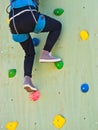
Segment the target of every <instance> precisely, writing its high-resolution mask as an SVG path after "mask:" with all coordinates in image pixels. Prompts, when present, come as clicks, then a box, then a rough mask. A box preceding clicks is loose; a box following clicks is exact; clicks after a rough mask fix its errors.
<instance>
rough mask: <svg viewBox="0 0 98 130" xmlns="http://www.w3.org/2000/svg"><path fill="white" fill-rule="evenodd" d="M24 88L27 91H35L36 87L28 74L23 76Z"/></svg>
mask: <svg viewBox="0 0 98 130" xmlns="http://www.w3.org/2000/svg"><path fill="white" fill-rule="evenodd" d="M23 87H24V89H25V90H26V91H27V92H34V91H37V89H36V88H35V86H34V85H33V84H32V81H31V78H30V77H29V76H25V77H24V85H23Z"/></svg>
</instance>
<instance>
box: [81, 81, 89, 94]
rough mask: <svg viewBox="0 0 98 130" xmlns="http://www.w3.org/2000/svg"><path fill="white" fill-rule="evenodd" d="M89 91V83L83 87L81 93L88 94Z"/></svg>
mask: <svg viewBox="0 0 98 130" xmlns="http://www.w3.org/2000/svg"><path fill="white" fill-rule="evenodd" d="M88 90H89V85H88V84H87V83H85V84H82V85H81V91H82V92H84V93H86V92H88Z"/></svg>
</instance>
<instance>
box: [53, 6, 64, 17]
mask: <svg viewBox="0 0 98 130" xmlns="http://www.w3.org/2000/svg"><path fill="white" fill-rule="evenodd" d="M63 12H64V10H63V9H62V8H56V9H55V10H54V14H55V15H58V16H60V15H62V14H63Z"/></svg>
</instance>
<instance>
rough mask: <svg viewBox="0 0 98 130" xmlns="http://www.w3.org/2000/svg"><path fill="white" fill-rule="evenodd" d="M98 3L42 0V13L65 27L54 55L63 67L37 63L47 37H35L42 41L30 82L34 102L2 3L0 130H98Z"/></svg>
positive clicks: (19, 51) (0, 29)
mask: <svg viewBox="0 0 98 130" xmlns="http://www.w3.org/2000/svg"><path fill="white" fill-rule="evenodd" d="M97 3H98V2H97V0H82V1H81V0H61V1H59V0H55V1H53V0H40V10H41V12H43V13H45V14H47V15H49V16H52V17H54V18H56V19H58V20H60V21H61V23H62V32H61V35H60V37H59V39H58V41H57V43H56V45H55V47H54V48H53V50H52V52H53V54H54V55H56V56H60V57H61V58H62V62H63V65H64V66H62V63H61V64H58V65H57V66H59V68H57V66H56V65H55V64H53V63H51V64H50V63H45V64H41V63H39V62H38V60H39V55H40V53H41V50H42V48H43V46H44V43H45V39H46V37H47V33H43V34H38V35H37V34H33V33H32V34H31V35H32V38H34V37H36V38H38V39H40V44H39V45H38V46H37V47H35V49H36V58H35V63H34V69H33V77H32V80H33V82H34V84H35V85H36V86H37V88H38V89H39V91H40V94H41V95H40V98H39V100H37V101H31V100H30V98H29V94H28V93H27V92H25V91H24V89H23V87H22V85H23V56H24V52H23V51H22V49H21V47H20V46H19V44H18V43H15V42H13V41H12V39H11V34H10V30H9V27H8V23H7V17H8V15H7V14H6V11H5V10H6V7H7V5H8V1H4V0H1V1H0V130H5V129H6V130H58V129H61V130H98V22H97V21H98V20H97V18H98V5H97ZM58 8H59V9H58ZM55 9H58V10H57V12H56V13H57V14H54V10H55ZM62 10H63V11H64V12H62ZM60 11H61V12H62V14H59V13H60Z"/></svg>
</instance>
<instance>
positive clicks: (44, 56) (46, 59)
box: [39, 50, 61, 62]
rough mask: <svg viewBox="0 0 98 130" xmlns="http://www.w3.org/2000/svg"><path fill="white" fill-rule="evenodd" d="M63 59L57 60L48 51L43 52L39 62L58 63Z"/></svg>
mask: <svg viewBox="0 0 98 130" xmlns="http://www.w3.org/2000/svg"><path fill="white" fill-rule="evenodd" d="M58 61H61V58H57V57H54V56H52V55H51V53H49V52H48V51H45V50H43V51H42V54H41V56H40V59H39V62H58Z"/></svg>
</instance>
